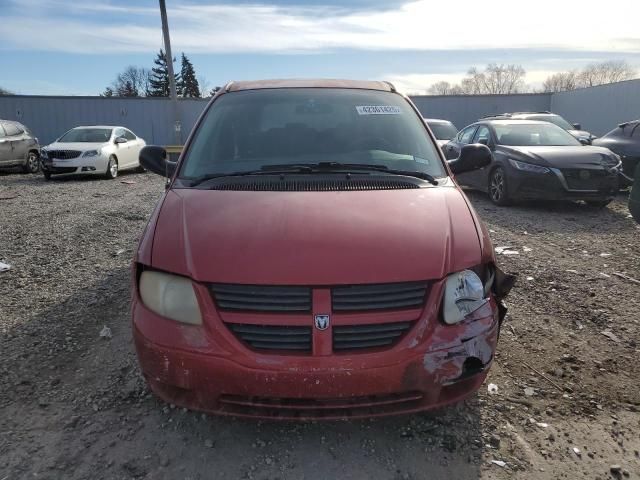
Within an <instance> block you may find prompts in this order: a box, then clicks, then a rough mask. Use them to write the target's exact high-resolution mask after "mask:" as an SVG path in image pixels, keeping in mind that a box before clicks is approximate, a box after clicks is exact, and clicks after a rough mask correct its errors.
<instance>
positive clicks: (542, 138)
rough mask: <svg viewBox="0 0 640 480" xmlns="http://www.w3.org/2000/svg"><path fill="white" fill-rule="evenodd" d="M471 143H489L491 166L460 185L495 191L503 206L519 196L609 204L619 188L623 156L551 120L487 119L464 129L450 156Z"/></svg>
mask: <svg viewBox="0 0 640 480" xmlns="http://www.w3.org/2000/svg"><path fill="white" fill-rule="evenodd" d="M470 143H482V144H484V145H487V146H488V147H489V148H490V149H491V151H492V153H493V160H492V162H491V164H490V165H489V166H487V167H485V168H483V169H480V170H477V171H475V172H469V173H464V174H461V175H457V176H456V179H457V180H458V183H460V184H461V185H464V186H468V187H471V188H475V189H478V190H482V191H485V192H488V193H489V198H490V199H491V201H492V202H493V203H495V204H497V205H508V204H509V203H511V202H512V201H513V200H528V199H544V200H565V199H566V200H584V201H585V202H586V203H588V204H589V205H592V206H597V207H603V206H605V205H607V204H608V203H609V202H610V201H611V199H612V198H613V196H614V195H615V194H616V192H617V190H618V174H617V168H618V166H619V164H620V159H619V157H618V156H617V155H615V154H614V153H613V152H611V151H610V150H608V149H606V148H602V147H593V146H583V145H582V144H581V143H580V142H579V141H578V140H576V139H575V138H574V137H573V136H572V135H570V134H569V133H567V132H566V131H565V130H563V129H562V128H560V127H558V126H556V125H553V124H551V123H547V122H538V121H526V120H484V121H480V122H477V123H474V124H473V125H470V126H468V127H466V128H465V129H463V130H462V131H460V132H459V133H458V135H457V137H456V138H455V139H454V140H452V141H451V142H449V143H448V144H447V145H446V146H445V148H444V151H445V155H446V156H447V158H448V159H454V158H456V157H457V156H458V155H459V152H460V150H461V148H462V146H464V145H466V144H470Z"/></svg>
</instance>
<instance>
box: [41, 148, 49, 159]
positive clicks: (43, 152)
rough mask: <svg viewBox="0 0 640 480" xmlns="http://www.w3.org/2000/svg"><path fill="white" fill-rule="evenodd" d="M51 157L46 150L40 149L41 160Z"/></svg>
mask: <svg viewBox="0 0 640 480" xmlns="http://www.w3.org/2000/svg"><path fill="white" fill-rule="evenodd" d="M48 156H49V154H48V153H47V151H46V150H43V149H42V148H41V149H40V158H47V157H48Z"/></svg>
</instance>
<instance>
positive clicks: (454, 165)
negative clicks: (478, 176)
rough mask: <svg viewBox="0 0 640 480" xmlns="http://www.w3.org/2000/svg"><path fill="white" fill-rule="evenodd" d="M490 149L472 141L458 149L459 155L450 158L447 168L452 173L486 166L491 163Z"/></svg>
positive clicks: (456, 173)
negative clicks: (452, 158)
mask: <svg viewBox="0 0 640 480" xmlns="http://www.w3.org/2000/svg"><path fill="white" fill-rule="evenodd" d="M491 158H492V156H491V150H489V147H487V146H486V145H482V144H480V143H474V144H471V145H465V146H463V147H462V150H460V156H459V157H458V158H456V159H454V160H450V161H449V162H448V163H449V168H450V169H451V172H452V173H453V174H454V175H458V174H460V173H465V172H471V171H473V170H478V169H480V168H483V167H486V166H487V165H489V164H490V163H491Z"/></svg>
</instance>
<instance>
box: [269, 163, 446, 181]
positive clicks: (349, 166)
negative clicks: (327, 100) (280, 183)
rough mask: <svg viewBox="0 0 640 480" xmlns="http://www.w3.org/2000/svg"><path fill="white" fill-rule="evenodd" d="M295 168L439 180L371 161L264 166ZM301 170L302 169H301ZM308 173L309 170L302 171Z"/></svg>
mask: <svg viewBox="0 0 640 480" xmlns="http://www.w3.org/2000/svg"><path fill="white" fill-rule="evenodd" d="M286 167H289V168H295V169H301V170H302V169H303V168H307V169H309V173H311V172H314V171H315V172H318V171H325V172H326V171H333V170H363V171H364V170H369V171H371V170H373V171H375V172H384V173H390V174H392V175H405V176H407V177H416V178H420V179H422V180H426V181H427V182H429V183H430V184H432V185H438V181H437V180H436V179H435V178H434V177H433V176H432V175H429V174H428V173H425V172H420V171H414V170H397V169H394V168H389V167H387V166H386V165H372V164H369V163H340V162H319V163H300V164H298V163H296V164H288V165H287V164H282V165H265V166H264V167H262V171H270V170H271V169H274V170H276V171H279V170H281V169H283V168H286ZM301 170H300V171H301ZM302 173H307V172H302Z"/></svg>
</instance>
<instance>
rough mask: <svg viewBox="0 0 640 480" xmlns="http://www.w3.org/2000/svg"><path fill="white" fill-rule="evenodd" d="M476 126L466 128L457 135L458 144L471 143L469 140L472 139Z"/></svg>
mask: <svg viewBox="0 0 640 480" xmlns="http://www.w3.org/2000/svg"><path fill="white" fill-rule="evenodd" d="M476 128H477V127H476V125H473V126H471V127H467V128H465V129H464V130H462V131H461V132H460V133H459V134H458V142H460V143H471V139H472V138H473V134H474V132H475V131H476Z"/></svg>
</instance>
